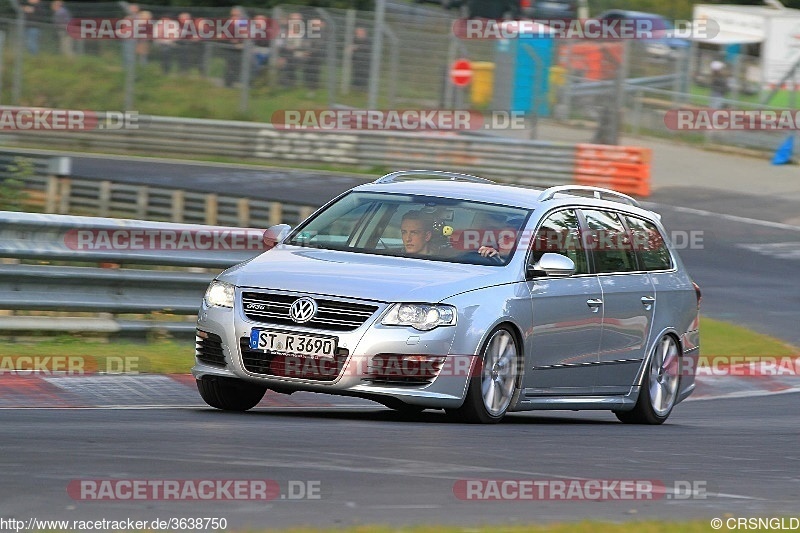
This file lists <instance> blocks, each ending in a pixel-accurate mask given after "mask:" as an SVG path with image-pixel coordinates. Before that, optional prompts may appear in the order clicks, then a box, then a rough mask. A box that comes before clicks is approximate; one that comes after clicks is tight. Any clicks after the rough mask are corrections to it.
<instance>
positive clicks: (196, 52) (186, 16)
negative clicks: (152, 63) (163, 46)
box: [175, 11, 202, 74]
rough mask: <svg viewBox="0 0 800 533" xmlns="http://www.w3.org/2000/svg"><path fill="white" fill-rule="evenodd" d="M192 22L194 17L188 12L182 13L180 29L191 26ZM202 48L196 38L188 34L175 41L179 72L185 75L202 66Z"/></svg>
mask: <svg viewBox="0 0 800 533" xmlns="http://www.w3.org/2000/svg"><path fill="white" fill-rule="evenodd" d="M191 20H192V15H191V13H189V12H188V11H184V12H182V13H180V14H179V15H178V23H179V26H178V27H180V28H183V27H184V25H189V24H190V23H191ZM201 48H202V47H201V45H200V44H199V43H198V42H197V39H196V38H195V37H192V36H191V35H186V34H184V35H179V36H178V39H177V40H176V41H175V59H176V61H177V63H178V72H180V73H182V74H185V73H186V72H188V71H190V70H192V69H193V68H197V67H199V66H200V56H201V53H202V49H201Z"/></svg>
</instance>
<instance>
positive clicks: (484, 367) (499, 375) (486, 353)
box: [450, 327, 521, 424]
mask: <svg viewBox="0 0 800 533" xmlns="http://www.w3.org/2000/svg"><path fill="white" fill-rule="evenodd" d="M520 360H521V356H520V349H519V347H518V346H517V341H516V337H515V336H514V334H513V333H512V332H511V331H509V330H508V329H507V328H506V327H499V328H497V329H496V330H495V331H494V332H492V334H491V335H490V336H489V340H488V341H486V345H485V346H484V347H483V351H482V352H481V358H480V361H479V364H480V368H479V372H476V374H477V375H475V376H473V377H471V378H470V381H469V385H468V388H467V398H466V399H465V400H464V404H463V405H462V406H461V407H459V408H458V409H454V410H452V411H450V413H451V414H453V415H455V416H456V417H458V418H460V419H461V420H463V421H465V422H470V423H474V424H491V423H496V422H499V421H500V420H502V418H503V416H505V414H506V410H507V409H508V407H509V406H510V405H511V399H512V398H513V396H514V390H515V388H516V386H517V378H518V376H519V364H520Z"/></svg>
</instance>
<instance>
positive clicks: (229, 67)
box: [222, 6, 247, 87]
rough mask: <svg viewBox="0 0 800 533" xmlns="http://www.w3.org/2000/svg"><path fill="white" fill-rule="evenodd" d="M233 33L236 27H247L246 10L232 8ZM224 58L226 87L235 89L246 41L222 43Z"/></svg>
mask: <svg viewBox="0 0 800 533" xmlns="http://www.w3.org/2000/svg"><path fill="white" fill-rule="evenodd" d="M230 20H231V21H232V23H231V28H232V29H231V31H235V30H233V28H235V27H241V26H242V25H244V26H246V25H247V17H245V14H244V10H243V9H242V8H241V7H238V6H237V7H233V8H231V16H230ZM222 47H223V48H222V50H223V57H224V58H225V79H224V82H225V87H233V83H234V82H235V81H236V80H237V79H238V78H239V75H240V72H241V67H242V51H243V50H244V41H242V40H241V39H235V38H234V39H229V40H228V41H227V42H223V43H222Z"/></svg>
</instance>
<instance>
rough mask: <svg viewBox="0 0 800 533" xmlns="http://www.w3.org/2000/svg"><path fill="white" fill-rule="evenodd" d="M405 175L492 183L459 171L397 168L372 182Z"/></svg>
mask: <svg viewBox="0 0 800 533" xmlns="http://www.w3.org/2000/svg"><path fill="white" fill-rule="evenodd" d="M405 176H434V177H436V178H447V179H449V180H450V181H470V182H472V183H494V182H493V181H492V180H487V179H486V178H479V177H478V176H473V175H472V174H461V173H459V172H448V171H446V170H398V171H397V172H392V173H390V174H386V175H385V176H381V177H380V178H378V179H376V180H375V181H373V182H372V183H395V182H397V178H402V177H405Z"/></svg>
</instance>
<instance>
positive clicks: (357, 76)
mask: <svg viewBox="0 0 800 533" xmlns="http://www.w3.org/2000/svg"><path fill="white" fill-rule="evenodd" d="M371 55H372V46H371V43H370V42H369V37H368V36H367V29H366V28H364V27H361V26H359V27H357V28H356V34H355V38H354V39H353V53H352V55H351V58H352V62H353V68H352V73H353V74H352V76H353V77H352V82H351V83H352V86H353V88H354V89H356V90H359V91H364V90H366V88H367V85H368V82H369V64H370V60H371Z"/></svg>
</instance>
